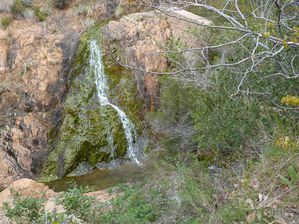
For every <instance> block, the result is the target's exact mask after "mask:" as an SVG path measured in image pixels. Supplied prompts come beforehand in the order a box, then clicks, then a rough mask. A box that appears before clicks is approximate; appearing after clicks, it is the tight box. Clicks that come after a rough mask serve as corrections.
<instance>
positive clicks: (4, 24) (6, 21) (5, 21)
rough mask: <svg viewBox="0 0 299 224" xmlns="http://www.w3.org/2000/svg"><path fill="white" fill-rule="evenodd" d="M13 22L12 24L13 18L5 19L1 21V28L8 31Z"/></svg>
mask: <svg viewBox="0 0 299 224" xmlns="http://www.w3.org/2000/svg"><path fill="white" fill-rule="evenodd" d="M11 22H12V18H10V17H4V18H2V19H1V26H2V27H3V28H4V29H6V28H7V27H8V26H9V25H10V23H11Z"/></svg>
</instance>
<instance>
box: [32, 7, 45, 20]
mask: <svg viewBox="0 0 299 224" xmlns="http://www.w3.org/2000/svg"><path fill="white" fill-rule="evenodd" d="M34 14H35V16H36V17H37V19H38V20H39V21H40V22H42V21H45V20H46V18H47V16H48V15H47V13H46V12H45V11H43V10H42V9H41V8H40V7H34Z"/></svg>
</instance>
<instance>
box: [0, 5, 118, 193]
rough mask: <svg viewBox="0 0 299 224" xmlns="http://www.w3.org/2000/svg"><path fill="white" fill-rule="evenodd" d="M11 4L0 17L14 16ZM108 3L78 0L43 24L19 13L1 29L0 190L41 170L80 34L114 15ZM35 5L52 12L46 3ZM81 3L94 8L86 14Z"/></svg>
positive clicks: (54, 13) (62, 100) (4, 7)
mask: <svg viewBox="0 0 299 224" xmlns="http://www.w3.org/2000/svg"><path fill="white" fill-rule="evenodd" d="M13 2H14V1H10V0H4V1H1V2H0V20H2V19H3V18H7V17H11V18H13V17H12V16H11V15H10V14H9V11H10V6H11V5H12V4H13ZM107 2H110V3H109V4H111V1H107ZM107 2H106V1H101V4H96V3H84V1H79V0H77V1H75V0H74V1H73V5H71V6H70V7H69V8H68V9H67V10H63V11H58V10H56V9H54V8H51V9H50V10H51V11H50V15H49V16H48V17H47V18H46V20H45V21H44V22H38V21H37V19H34V17H33V19H32V18H30V19H29V18H27V17H24V16H20V17H18V19H13V20H12V22H11V23H10V24H9V26H8V27H7V28H6V29H4V28H2V27H0V189H2V188H5V187H7V186H8V184H9V183H11V182H12V181H13V180H16V179H19V178H21V177H30V178H31V177H34V176H35V175H36V174H38V173H39V172H40V169H41V166H42V165H43V159H44V157H45V155H46V154H47V152H48V151H49V140H48V138H49V137H48V132H49V130H51V129H52V128H53V127H55V126H57V124H58V123H59V120H60V117H61V116H60V114H61V113H60V108H61V107H62V105H63V102H64V96H65V94H66V90H67V88H66V87H67V80H68V77H67V74H68V72H69V69H70V63H71V61H72V58H73V55H74V53H75V52H76V48H77V44H78V40H79V36H80V33H82V32H83V31H84V30H85V29H86V28H88V27H89V26H91V25H93V24H94V22H95V21H96V20H97V19H101V18H108V17H110V16H111V15H112V14H113V10H115V7H116V5H115V4H116V3H115V4H112V5H109V4H107ZM113 2H114V1H113ZM33 4H34V6H37V7H41V8H43V9H45V10H46V9H47V10H48V8H47V7H48V5H47V3H46V2H45V1H38V0H36V1H33ZM86 4H89V5H88V7H87V5H86ZM77 5H78V6H77ZM108 5H109V6H108ZM83 6H86V7H87V8H88V9H89V10H90V11H88V12H87V13H82V10H81V8H82V7H83ZM108 9H109V12H108V11H107V10H108ZM26 10H29V11H30V10H32V9H31V8H27V9H26Z"/></svg>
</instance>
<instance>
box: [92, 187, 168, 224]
mask: <svg viewBox="0 0 299 224" xmlns="http://www.w3.org/2000/svg"><path fill="white" fill-rule="evenodd" d="M143 187H145V185H142V184H136V185H134V186H126V185H121V186H120V188H119V190H120V191H121V192H122V195H121V196H119V197H117V198H116V199H115V200H113V201H111V202H109V204H108V205H107V206H108V207H110V208H111V209H107V207H105V206H104V207H103V213H102V215H101V216H100V217H99V219H98V220H99V222H98V223H119V224H142V223H152V222H155V221H156V220H157V218H158V217H159V216H160V215H161V214H163V211H164V209H167V207H166V206H165V205H166V204H164V207H163V206H162V205H160V206H159V204H160V203H161V201H162V195H160V194H159V192H158V191H157V189H150V190H147V191H144V189H143ZM105 211H106V212H105Z"/></svg>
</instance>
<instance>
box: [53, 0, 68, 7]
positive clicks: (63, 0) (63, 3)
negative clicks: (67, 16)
mask: <svg viewBox="0 0 299 224" xmlns="http://www.w3.org/2000/svg"><path fill="white" fill-rule="evenodd" d="M69 3H70V0H54V6H55V7H56V8H58V9H64V8H66V7H67V6H68V4H69Z"/></svg>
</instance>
